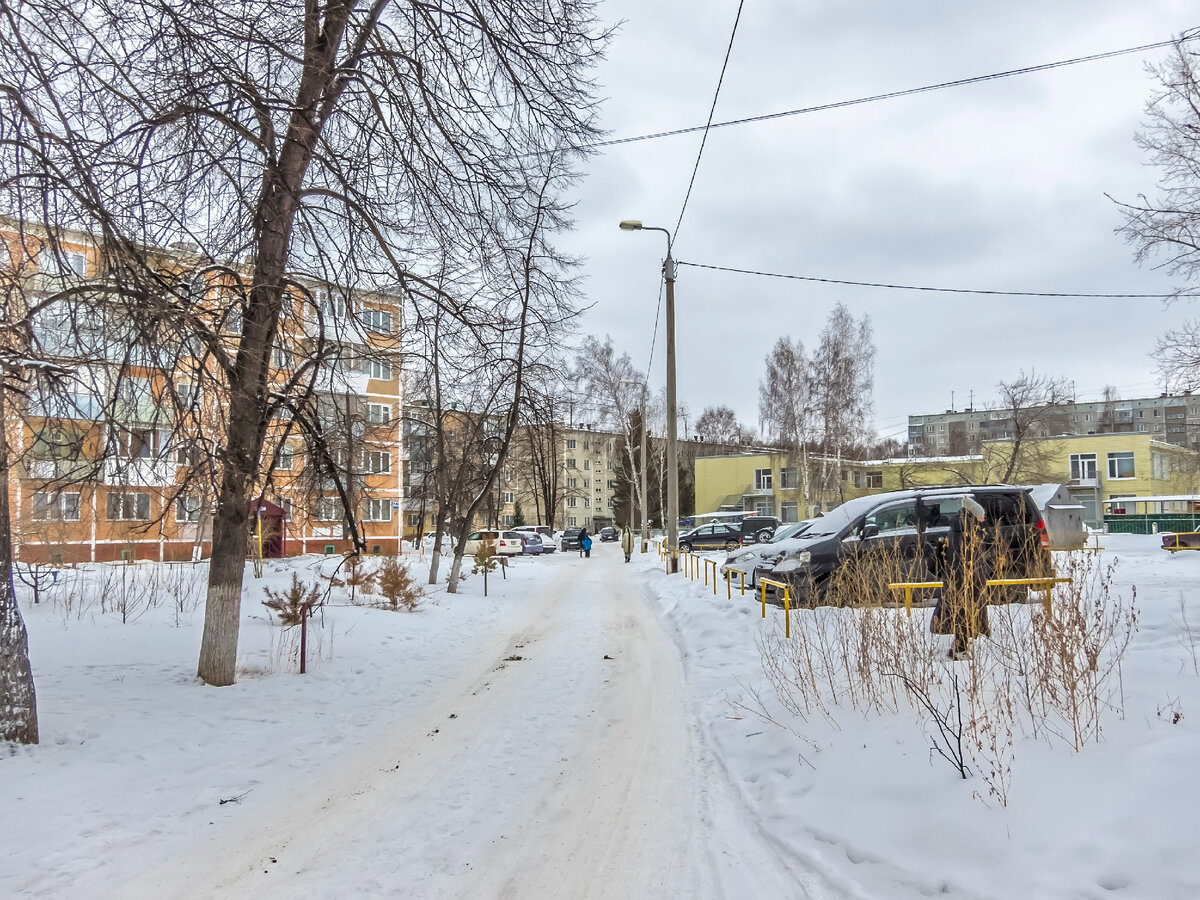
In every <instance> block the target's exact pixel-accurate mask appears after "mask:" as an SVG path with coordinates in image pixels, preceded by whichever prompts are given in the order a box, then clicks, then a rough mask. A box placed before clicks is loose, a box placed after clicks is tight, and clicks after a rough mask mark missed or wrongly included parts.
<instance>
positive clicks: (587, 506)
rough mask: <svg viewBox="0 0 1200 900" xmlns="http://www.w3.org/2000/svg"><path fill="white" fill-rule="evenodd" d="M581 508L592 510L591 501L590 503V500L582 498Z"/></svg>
mask: <svg viewBox="0 0 1200 900" xmlns="http://www.w3.org/2000/svg"><path fill="white" fill-rule="evenodd" d="M583 508H584V509H591V508H592V501H591V500H590V499H589V498H588V497H584V498H583Z"/></svg>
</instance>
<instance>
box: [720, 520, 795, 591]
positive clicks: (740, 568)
mask: <svg viewBox="0 0 1200 900" xmlns="http://www.w3.org/2000/svg"><path fill="white" fill-rule="evenodd" d="M815 521H816V519H806V520H805V521H803V522H792V523H790V524H788V525H781V526H779V528H777V529H776V530H775V534H774V535H772V536H771V538H770V539H769V540H767V541H765V542H763V543H761V544H750V545H749V546H743V547H737V548H735V549H733V550H730V551H729V556H728V557H727V558H726V560H725V563H724V565H722V566H721V570H720V571H721V574H722V575H724V576H726V577H732V578H734V579H735V580H737V581H739V582H740V580H741V573H745V575H746V585H747V586H748V587H754V567H755V566H757V565H758V563H759V560H761V559H762V558H763V556H764V555H766V554H768V553H778V552H779V551H780V550H781V549H783V548H782V547H781V546H780V545H781V544H783V542H784V541H790V540H792V539H793V538H798V537H801V536H802V535H803V534H804V532H806V531H808V529H809V526H811V525H812V523H813V522H815ZM786 546H787V545H786V544H785V545H784V547H786Z"/></svg>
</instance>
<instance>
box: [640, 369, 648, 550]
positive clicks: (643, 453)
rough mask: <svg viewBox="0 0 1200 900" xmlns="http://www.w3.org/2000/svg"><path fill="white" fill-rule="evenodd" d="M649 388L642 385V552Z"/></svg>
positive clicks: (645, 528) (645, 530)
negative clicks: (647, 393)
mask: <svg viewBox="0 0 1200 900" xmlns="http://www.w3.org/2000/svg"><path fill="white" fill-rule="evenodd" d="M648 390H649V388H648V387H647V386H646V385H642V552H643V553H646V552H648V551H649V550H650V520H649V519H648V518H647V517H646V469H647V468H648V467H649V465H650V463H649V459H648V458H647V456H646V430H647V426H646V392H647V391H648Z"/></svg>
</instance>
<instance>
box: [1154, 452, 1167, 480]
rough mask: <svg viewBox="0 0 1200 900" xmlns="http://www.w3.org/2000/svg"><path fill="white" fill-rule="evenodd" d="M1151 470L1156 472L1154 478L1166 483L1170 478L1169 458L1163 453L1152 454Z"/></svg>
mask: <svg viewBox="0 0 1200 900" xmlns="http://www.w3.org/2000/svg"><path fill="white" fill-rule="evenodd" d="M1150 468H1151V469H1152V470H1153V472H1154V477H1155V479H1157V480H1158V481H1166V480H1167V478H1168V477H1169V476H1170V470H1169V467H1168V466H1167V458H1166V457H1165V456H1163V455H1162V454H1161V453H1151V454H1150Z"/></svg>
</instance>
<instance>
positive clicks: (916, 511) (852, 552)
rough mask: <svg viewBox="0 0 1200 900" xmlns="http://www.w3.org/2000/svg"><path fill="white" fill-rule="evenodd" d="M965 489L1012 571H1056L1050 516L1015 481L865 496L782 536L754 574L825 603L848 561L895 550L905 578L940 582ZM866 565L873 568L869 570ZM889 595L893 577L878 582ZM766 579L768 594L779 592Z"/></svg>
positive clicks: (1017, 595) (1016, 594)
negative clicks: (797, 531) (1048, 523)
mask: <svg viewBox="0 0 1200 900" xmlns="http://www.w3.org/2000/svg"><path fill="white" fill-rule="evenodd" d="M964 496H971V497H973V498H974V499H975V500H976V501H978V503H979V504H980V505H981V506H982V507H983V509H984V514H985V519H984V524H985V527H986V528H988V529H989V530H991V529H995V534H996V536H997V540H998V551H999V552H1003V554H1004V556H1005V558H1006V570H1005V572H1006V575H1007V576H1008V577H1013V578H1030V577H1040V576H1044V575H1048V574H1050V573H1051V572H1052V571H1053V566H1052V563H1051V561H1050V551H1049V547H1048V544H1049V541H1048V537H1047V534H1046V526H1045V522H1044V521H1043V520H1042V518H1041V516H1040V515H1039V513H1038V510H1037V506H1036V505H1035V504H1034V502H1033V499H1032V498H1031V497H1030V496H1029V494H1028V492H1027V491H1026V490H1025V489H1024V488H1019V487H1012V486H1010V485H980V486H972V487H943V488H936V487H930V488H919V489H914V490H906V491H893V492H891V493H887V494H875V495H873V496H867V497H859V498H857V499H855V500H850V501H848V502H846V503H843V504H842V505H841V506H839V507H836V508H834V509H832V510H830V511H829V512H828V513H826V514H825V515H824V516H821V517H820V518H818V519H817V520H816V521H815V522H814V523H813V524H812V525H811V526H810V527H809V529H808V530H807V531H805V532H804V534H802V535H801V536H799V537H798V538H793V539H789V540H785V541H782V542H780V544H778V545H776V548H777V549H771V550H769V551H768V552H766V553H764V554H763V555H762V557H761V559H760V561H759V562H758V563H757V565H756V566H755V570H754V576H753V577H754V580H755V582H756V583H757V582H758V581H760V580H761V579H763V578H769V579H772V580H776V581H782V582H785V583H786V584H787V585H788V586H789V589H790V591H789V593H790V596H791V597H792V599H793V602H795V603H797V604H813V603H819V602H820V600H821V598H822V596H823V595H824V593H825V591H826V589H827V588H828V585H829V579H830V577H831V576H832V575H833V574H834V573H835V572H836V571H838V570H839V569H840V567H842V566H846V565H853V566H859V567H868V566H872V565H876V566H878V565H879V563H880V562H881V561H882V560H883V559H885V558H888V557H894V559H895V561H896V562H897V563H898V564H899V571H898V572H896V571H895V570H894V569H893V570H892V571H893V574H894V575H896V576H898V577H900V578H902V579H903V580H905V581H941V580H942V578H943V576H944V574H945V561H944V557H943V547H944V543H945V538H946V537H947V536H948V534H949V532H950V523H951V521H952V520H953V519H954V517H955V516H956V515H958V512H959V510H960V509H961V507H962V498H963V497H964ZM864 571H869V570H866V569H864ZM877 589H878V590H879V591H880V592H881V595H885V594H888V593H889V592H888V589H887V585H886V583H882V579H881V584H879V585H878V587H877ZM775 592H776V591H775V588H773V587H771V586H769V585H768V586H767V596H768V597H771V596H772V595H773V594H774V593H775ZM1027 596H1028V591H1027V590H1025V589H1024V588H1021V587H1017V588H1015V589H1013V590H1011V591H1004V590H993V592H992V594H991V595H990V597H989V599H992V600H995V599H1009V600H1012V599H1023V598H1025V597H1027Z"/></svg>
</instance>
